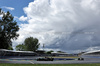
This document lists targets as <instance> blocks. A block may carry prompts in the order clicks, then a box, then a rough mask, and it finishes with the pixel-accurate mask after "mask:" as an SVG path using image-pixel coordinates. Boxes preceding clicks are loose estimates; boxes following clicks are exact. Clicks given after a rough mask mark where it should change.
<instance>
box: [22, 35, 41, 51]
mask: <svg viewBox="0 0 100 66" xmlns="http://www.w3.org/2000/svg"><path fill="white" fill-rule="evenodd" d="M24 45H25V46H26V50H28V51H36V50H37V49H38V48H39V45H40V43H39V41H38V39H37V38H33V37H29V38H26V39H25V41H24Z"/></svg>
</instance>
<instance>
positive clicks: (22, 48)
mask: <svg viewBox="0 0 100 66" xmlns="http://www.w3.org/2000/svg"><path fill="white" fill-rule="evenodd" d="M15 49H16V50H17V51H25V49H26V48H25V45H23V44H19V45H17V46H16V48H15Z"/></svg>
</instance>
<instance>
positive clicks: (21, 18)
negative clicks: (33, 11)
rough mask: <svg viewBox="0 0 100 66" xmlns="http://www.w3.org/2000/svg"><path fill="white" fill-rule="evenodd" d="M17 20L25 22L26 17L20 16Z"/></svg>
mask: <svg viewBox="0 0 100 66" xmlns="http://www.w3.org/2000/svg"><path fill="white" fill-rule="evenodd" d="M19 20H20V21H26V20H27V17H24V16H21V17H20V18H19Z"/></svg>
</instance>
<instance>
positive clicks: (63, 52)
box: [57, 51, 65, 53]
mask: <svg viewBox="0 0 100 66" xmlns="http://www.w3.org/2000/svg"><path fill="white" fill-rule="evenodd" d="M57 52H58V53H65V52H63V51H57Z"/></svg>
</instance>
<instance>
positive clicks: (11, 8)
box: [2, 6, 15, 11]
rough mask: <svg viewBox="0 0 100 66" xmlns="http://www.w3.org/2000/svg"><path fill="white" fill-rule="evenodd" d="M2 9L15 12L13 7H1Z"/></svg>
mask: <svg viewBox="0 0 100 66" xmlns="http://www.w3.org/2000/svg"><path fill="white" fill-rule="evenodd" d="M2 8H5V9H8V10H11V11H13V10H15V8H13V7H7V6H3V7H2Z"/></svg>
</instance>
